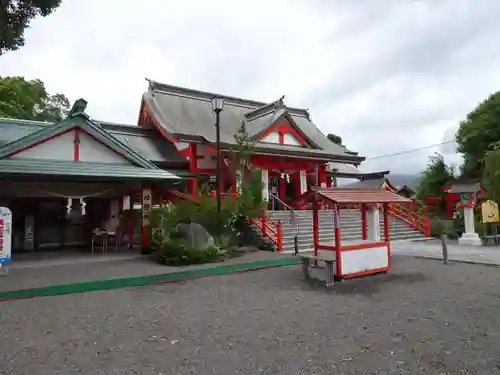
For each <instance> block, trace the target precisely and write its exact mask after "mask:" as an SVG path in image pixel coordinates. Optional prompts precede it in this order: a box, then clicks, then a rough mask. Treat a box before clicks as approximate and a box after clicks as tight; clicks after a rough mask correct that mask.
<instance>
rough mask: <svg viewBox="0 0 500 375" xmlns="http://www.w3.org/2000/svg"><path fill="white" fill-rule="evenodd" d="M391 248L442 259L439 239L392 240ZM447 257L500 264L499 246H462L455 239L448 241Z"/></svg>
mask: <svg viewBox="0 0 500 375" xmlns="http://www.w3.org/2000/svg"><path fill="white" fill-rule="evenodd" d="M391 248H392V252H393V254H401V255H412V256H418V257H424V258H434V259H443V250H442V247H441V241H439V240H429V241H394V242H392V245H391ZM448 259H449V260H451V261H461V262H470V263H478V264H491V265H498V266H500V246H492V245H488V246H463V245H459V244H458V243H457V241H449V243H448Z"/></svg>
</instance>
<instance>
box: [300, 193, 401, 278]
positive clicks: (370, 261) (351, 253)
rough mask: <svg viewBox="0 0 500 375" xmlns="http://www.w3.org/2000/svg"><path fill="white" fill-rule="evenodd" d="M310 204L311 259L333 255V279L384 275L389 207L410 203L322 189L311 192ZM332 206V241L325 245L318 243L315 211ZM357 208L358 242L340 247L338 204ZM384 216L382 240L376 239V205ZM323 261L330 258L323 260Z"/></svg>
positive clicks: (395, 196) (387, 257) (390, 195)
mask: <svg viewBox="0 0 500 375" xmlns="http://www.w3.org/2000/svg"><path fill="white" fill-rule="evenodd" d="M309 199H311V200H312V203H313V238H314V257H315V258H316V257H317V258H318V259H321V254H320V251H334V252H335V262H336V267H335V269H336V272H335V275H334V276H335V277H336V278H337V279H339V278H353V277H360V276H365V275H370V274H374V273H380V272H387V270H389V268H390V267H391V247H390V232H389V204H390V203H409V202H411V200H410V199H408V198H405V197H402V196H400V195H398V194H395V193H393V192H390V191H388V190H382V189H353V188H335V189H331V188H326V189H314V190H312V191H311V194H310V195H309ZM324 203H327V204H329V205H333V213H334V215H333V217H334V223H333V225H334V228H335V237H334V239H333V242H329V243H326V244H322V243H320V240H319V220H318V208H319V206H320V205H321V204H324ZM349 203H350V204H357V205H359V206H360V207H361V208H360V210H361V225H362V239H361V240H357V241H349V243H343V242H342V240H341V235H342V234H341V232H342V231H341V225H340V207H339V205H341V204H349ZM380 204H382V207H383V210H382V212H383V215H384V238H383V240H381V239H380V224H379V214H380V209H379V205H380ZM327 258H330V259H331V258H332V257H331V256H330V257H327Z"/></svg>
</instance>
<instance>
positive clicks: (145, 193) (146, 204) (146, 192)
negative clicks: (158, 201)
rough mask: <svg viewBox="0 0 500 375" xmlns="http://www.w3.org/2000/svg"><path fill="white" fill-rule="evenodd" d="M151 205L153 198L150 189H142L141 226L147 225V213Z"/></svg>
mask: <svg viewBox="0 0 500 375" xmlns="http://www.w3.org/2000/svg"><path fill="white" fill-rule="evenodd" d="M152 204H153V197H152V192H151V189H149V188H145V189H142V225H143V226H145V225H149V211H151V205H152Z"/></svg>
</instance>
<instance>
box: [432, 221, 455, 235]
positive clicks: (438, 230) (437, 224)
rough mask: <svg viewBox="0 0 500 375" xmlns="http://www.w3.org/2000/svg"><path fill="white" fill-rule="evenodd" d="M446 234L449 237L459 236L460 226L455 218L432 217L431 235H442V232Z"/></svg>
mask: <svg viewBox="0 0 500 375" xmlns="http://www.w3.org/2000/svg"><path fill="white" fill-rule="evenodd" d="M443 233H444V234H446V235H447V236H448V237H449V238H457V237H458V228H457V226H456V221H454V220H442V219H440V218H438V217H434V218H432V219H431V236H432V237H440V236H441V234H443Z"/></svg>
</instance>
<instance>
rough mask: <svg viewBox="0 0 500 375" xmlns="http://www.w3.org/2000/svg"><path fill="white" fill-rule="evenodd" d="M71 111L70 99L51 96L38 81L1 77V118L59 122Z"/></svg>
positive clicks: (61, 96) (56, 95) (60, 95)
mask: <svg viewBox="0 0 500 375" xmlns="http://www.w3.org/2000/svg"><path fill="white" fill-rule="evenodd" d="M0 1H1V0H0ZM69 109H70V104H69V100H68V98H66V97H65V96H64V95H63V94H55V95H50V94H49V93H48V92H47V90H46V89H45V85H44V84H43V82H42V81H40V80H38V79H37V80H32V81H27V80H25V79H24V78H23V77H3V78H2V77H0V117H10V118H17V119H23V120H38V121H49V122H57V121H60V120H62V119H63V118H64V117H65V116H66V115H67V113H68V111H69Z"/></svg>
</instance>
